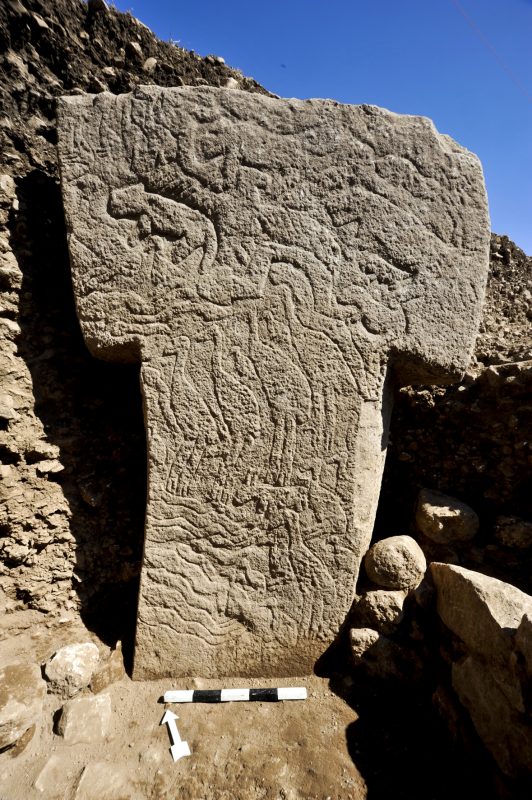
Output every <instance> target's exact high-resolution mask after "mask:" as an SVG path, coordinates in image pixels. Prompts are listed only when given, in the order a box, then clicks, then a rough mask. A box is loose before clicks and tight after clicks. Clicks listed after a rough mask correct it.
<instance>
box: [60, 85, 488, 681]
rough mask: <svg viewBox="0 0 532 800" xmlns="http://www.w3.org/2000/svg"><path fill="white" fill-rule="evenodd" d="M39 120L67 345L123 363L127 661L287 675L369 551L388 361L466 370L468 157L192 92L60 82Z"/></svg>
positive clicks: (483, 228) (416, 122)
mask: <svg viewBox="0 0 532 800" xmlns="http://www.w3.org/2000/svg"><path fill="white" fill-rule="evenodd" d="M59 130H60V144H59V150H60V164H61V174H62V187H63V197H64V204H65V213H66V219H67V225H68V231H69V248H70V254H71V262H72V275H73V285H74V292H75V297H76V303H77V309H78V316H79V319H80V323H81V327H82V331H83V334H84V337H85V340H86V342H87V345H88V346H89V348H90V349H91V351H92V352H93V353H94V355H96V356H99V357H103V358H108V359H112V360H128V361H131V360H136V361H140V363H141V386H142V392H143V397H144V403H145V420H146V427H147V436H148V456H149V473H148V479H149V488H148V501H147V515H146V542H145V553H144V563H143V568H142V578H141V587H140V596H139V610H138V623H137V640H136V652H135V668H134V673H135V676H136V677H157V676H160V675H179V674H181V675H186V674H189V675H194V674H196V675H205V676H221V675H231V674H233V675H246V674H247V675H253V674H256V675H267V674H272V675H274V674H285V675H287V674H301V673H303V672H305V671H308V670H309V669H311V668H312V665H313V663H314V661H315V660H316V658H317V657H318V656H319V654H320V653H321V652H323V651H324V650H325V649H326V647H327V645H328V644H329V643H330V642H331V641H332V640H333V638H334V636H335V634H336V632H337V631H338V629H339V627H340V625H341V623H342V621H343V619H344V617H345V614H346V612H347V610H348V609H349V606H350V603H351V600H352V597H353V593H354V587H355V582H356V578H357V574H358V568H359V564H360V560H361V558H362V556H363V554H364V552H365V550H366V549H367V547H368V544H369V540H370V537H371V530H372V525H373V520H374V515H375V509H376V504H377V500H378V493H379V487H380V477H381V473H382V467H383V460H384V455H385V447H386V431H387V422H388V418H389V413H390V408H391V401H390V391H391V383H392V379H393V380H394V381H396V382H399V383H401V382H402V383H408V382H410V381H413V382H414V381H417V382H422V381H430V380H433V381H435V380H438V381H444V380H450V379H452V378H453V377H456V376H457V375H458V374H459V373H460V371H462V370H463V369H464V368H465V367H466V366H467V362H468V358H469V354H470V352H471V349H472V346H473V342H474V336H475V333H476V329H477V325H478V321H479V316H480V312H481V306H482V300H483V293H484V287H485V280H486V274H487V263H488V262H487V248H488V239H489V222H488V218H487V208H486V200H485V192H484V185H483V179H482V172H481V169H480V165H479V163H478V161H477V159H476V158H475V157H474V156H473V155H472V154H470V153H468V152H467V151H466V150H464V149H463V148H461V147H459V146H458V145H457V144H456V143H455V142H453V141H452V140H450V139H449V138H448V137H445V136H441V135H439V134H438V133H437V132H436V131H435V129H434V128H433V126H432V124H431V123H430V122H429V121H428V120H425V119H422V118H416V117H399V116H397V115H394V114H391V113H389V112H386V111H382V110H381V109H377V108H374V107H369V106H360V107H349V106H341V105H339V104H336V103H333V102H331V101H306V102H304V101H292V100H277V99H272V98H267V97H264V96H259V95H250V94H245V93H243V92H240V91H238V90H226V89H211V88H203V87H202V88H186V87H183V88H180V89H160V88H156V87H143V88H140V89H138V90H137V91H136V92H135V94H133V95H122V96H113V95H109V94H102V95H98V96H95V97H92V96H85V97H76V98H66V99H64V100H63V101H62V103H61V108H60V127H59Z"/></svg>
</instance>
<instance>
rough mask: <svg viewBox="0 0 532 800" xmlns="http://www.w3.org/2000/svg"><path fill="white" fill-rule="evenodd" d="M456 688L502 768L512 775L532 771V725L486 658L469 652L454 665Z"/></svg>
mask: <svg viewBox="0 0 532 800" xmlns="http://www.w3.org/2000/svg"><path fill="white" fill-rule="evenodd" d="M452 683H453V689H454V690H455V691H456V693H457V695H458V697H459V698H460V702H461V703H462V704H463V705H464V706H465V707H466V708H467V710H468V711H469V714H470V716H471V720H472V722H473V725H474V726H475V728H476V730H477V733H478V734H479V736H480V738H481V739H482V741H483V743H484V745H485V746H486V747H487V749H488V750H489V751H490V752H491V754H492V755H493V757H494V758H495V760H496V761H497V763H498V765H499V767H500V768H501V770H502V771H503V772H504V773H506V774H507V775H510V776H512V777H515V778H518V777H522V776H523V775H528V776H529V777H530V776H531V775H532V726H531V725H530V721H529V720H527V719H526V718H525V717H524V715H523V714H521V713H518V710H517V709H515V707H514V706H513V704H512V703H510V702H508V695H507V692H506V691H505V688H506V687H505V685H504V684H502V685H501V683H499V681H497V680H496V679H495V677H494V674H493V672H492V671H490V670H489V669H486V665H485V663H484V662H483V661H482V660H479V659H477V658H475V657H474V656H468V657H467V658H466V659H465V660H464V661H462V662H461V663H459V664H453V667H452Z"/></svg>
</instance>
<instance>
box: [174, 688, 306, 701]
mask: <svg viewBox="0 0 532 800" xmlns="http://www.w3.org/2000/svg"><path fill="white" fill-rule="evenodd" d="M306 699H307V690H306V689H305V687H304V686H290V687H286V688H283V687H278V688H276V689H182V690H177V691H169V692H165V693H164V702H165V703H231V702H235V701H238V700H244V701H248V700H259V701H262V702H266V703H276V702H277V701H279V700H306Z"/></svg>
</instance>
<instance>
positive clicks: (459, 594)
mask: <svg viewBox="0 0 532 800" xmlns="http://www.w3.org/2000/svg"><path fill="white" fill-rule="evenodd" d="M430 570H431V573H432V577H433V579H434V584H435V586H436V603H437V609H438V614H439V615H440V617H441V619H442V621H443V622H444V624H445V625H447V627H448V628H450V629H451V631H452V632H453V633H454V634H455V635H456V636H458V637H459V638H460V639H461V640H462V641H463V642H464V644H465V645H466V647H467V648H468V650H469V651H470V652H472V653H475V654H477V655H480V656H481V657H482V658H484V659H486V660H487V661H488V662H491V663H492V664H493V665H495V666H497V667H500V668H501V669H503V670H504V669H506V670H507V669H508V665H509V664H510V656H511V653H512V651H513V647H514V644H513V642H514V637H515V634H516V631H517V629H518V627H519V625H520V623H521V620H522V618H523V616H524V615H525V614H528V615H529V616H531V615H532V597H530V596H529V595H527V594H525V593H524V592H522V591H520V589H517V588H516V587H515V586H512V585H511V584H509V583H504V582H503V581H499V580H497V579H496V578H491V577H489V576H488V575H481V574H480V573H479V572H473V570H470V569H465V568H464V567H456V566H453V565H451V564H439V563H437V562H433V563H432V564H431V565H430Z"/></svg>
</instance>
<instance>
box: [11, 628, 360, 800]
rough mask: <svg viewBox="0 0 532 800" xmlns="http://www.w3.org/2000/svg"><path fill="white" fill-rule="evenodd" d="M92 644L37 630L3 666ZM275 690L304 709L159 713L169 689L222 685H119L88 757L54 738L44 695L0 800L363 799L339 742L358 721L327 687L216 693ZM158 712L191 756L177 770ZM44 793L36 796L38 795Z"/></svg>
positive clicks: (243, 707) (233, 707)
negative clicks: (301, 696)
mask: <svg viewBox="0 0 532 800" xmlns="http://www.w3.org/2000/svg"><path fill="white" fill-rule="evenodd" d="M89 638H91V637H90V634H89V632H88V631H87V630H86V629H84V628H83V626H82V625H81V623H79V621H77V620H74V621H72V622H64V623H63V624H62V625H61V624H59V625H57V627H55V626H54V627H52V628H47V627H45V626H41V625H38V624H37V625H35V624H34V625H33V626H32V627H31V628H30V629H29V630H27V631H25V632H22V633H21V634H20V635H19V636H17V637H14V638H12V639H10V640H8V641H6V642H4V643H3V644H2V655H1V657H0V665H2V664H5V663H9V662H12V661H13V660H14V659H24V658H25V654H26V653H28V652H30V653H31V654H32V659H35V660H41V659H42V660H44V659H46V658H47V657H48V656H49V655H50V654H51V651H54V650H55V649H57V647H58V646H60V645H61V644H64V643H72V642H74V641H87V640H88V639H89ZM92 638H93V641H95V643H96V644H98V645H99V646H100V647H101V646H102V645H101V642H98V640H97V639H96V638H95V637H92ZM278 685H290V686H306V687H307V690H308V698H307V700H304V701H291V702H288V701H287V702H279V703H267V702H265V703H261V702H254V703H245V702H241V703H231V704H229V703H219V704H186V705H173V706H171V705H168V706H165V705H164V704H163V703H162V701H161V700H162V695H163V694H164V692H165V691H167V690H168V689H172V688H220V687H219V684H217V683H216V681H212V680H211V681H203V680H199V679H183V680H181V681H179V682H177V683H176V682H173V681H171V680H167V679H165V680H160V681H154V682H133V681H132V680H130V678H128V677H125V678H124V679H123V680H121V681H119V682H117V683H114V684H112V685H111V686H110V687H108V689H106V690H105V691H106V692H108V693H109V695H110V697H111V702H112V721H111V729H110V732H109V735H108V737H107V739H106V740H105V742H103V743H102V742H96V743H94V744H92V745H87V744H74V745H69V744H66V743H65V742H64V740H63V739H62V737H60V736H57V735H55V734H54V733H53V717H54V713H55V712H56V711H57V710H58V708H59V707H60V705H61V704H62V701H61V700H60V699H59V698H57V697H56V696H55V695H48V696H47V700H46V706H45V711H44V714H43V717H42V719H41V720H40V722H39V721H36V722H37V726H36V730H35V733H34V735H33V737H32V739H31V741H29V742H28V744H27V746H26V747H25V749H24V750H23V752H20V750H17V749H15V750H11V751H6V752H4V753H2V754H0V787H1V788H0V798H1V800H30V798H45V799H46V800H55V799H56V798H57V799H58V800H59V798H60V799H61V800H70V798H82V800H92V798H94V800H107V798H108V799H109V800H126V798H127V800H129V798H131V799H132V800H133V799H135V800H136V799H137V798H139V800H140V799H142V798H150V799H151V798H154V799H155V798H176V797H179V798H183V800H188V799H189V798H190V800H192V799H194V800H203V798H205V800H207V799H208V800H218V799H219V800H222V799H223V800H225V798H227V800H229V798H231V799H234V800H255V798H257V800H259V798H260V800H298V798H308V799H309V800H310V799H311V798H316V800H318V799H319V800H325V798H329V799H330V800H340V799H341V798H353V799H354V800H359V798H365V797H366V796H367V793H366V784H365V781H364V780H363V778H362V777H361V775H360V772H359V771H358V769H357V768H356V766H355V764H354V763H353V761H352V759H351V757H350V755H349V750H348V745H347V740H346V736H345V731H346V728H347V727H348V726H349V725H350V724H351V723H352V722H353V721H354V719H356V716H355V714H354V712H353V711H352V709H351V708H350V707H349V706H348V705H347V704H346V703H345V702H344V701H343V700H342V699H341V698H340V697H339V696H338V695H337V694H335V693H334V692H332V691H331V690H330V688H329V686H328V681H327V679H325V678H318V677H316V676H311V677H308V676H306V677H303V678H290V679H288V680H285V681H279V680H277V681H276V680H272V679H268V680H262V681H261V680H257V679H254V680H247V679H231V680H227V679H226V680H224V683H223V686H224V687H226V688H229V687H238V686H278ZM165 708H172V710H173V711H174V713H176V714H177V715H178V717H179V719H178V721H177V726H178V730H179V733H180V735H181V738H182V739H184V740H185V741H187V742H188V744H189V746H190V749H191V755H190V756H189V757H185V758H182V759H181V760H180V761H178V762H176V763H174V762H173V760H172V757H171V755H170V751H169V744H170V742H169V736H168V732H167V728H166V726H165V725H161V724H160V722H161V719H162V716H163V714H164V710H165ZM50 759H52V760H51V761H50ZM47 763H49V764H50V765H49V767H48V769H49V770H50V778H49V779H48V780H47V781H46V780H45V777H43V776H42V775H41V773H42V771H43V768H44V767H45V765H47ZM87 765H89V771H91V770H92V772H90V774H91V780H90V781H89V782H88V781H87V780H86V779H85V780H84V778H83V770H84V769H85V768H86V767H87ZM95 766H96V769H94V767H95ZM39 776H41V779H40V780H39ZM44 776H46V771H45V773H44ZM36 782H37V786H36ZM43 785H45V788H44V791H43V790H40V789H39V787H42V786H43Z"/></svg>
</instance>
